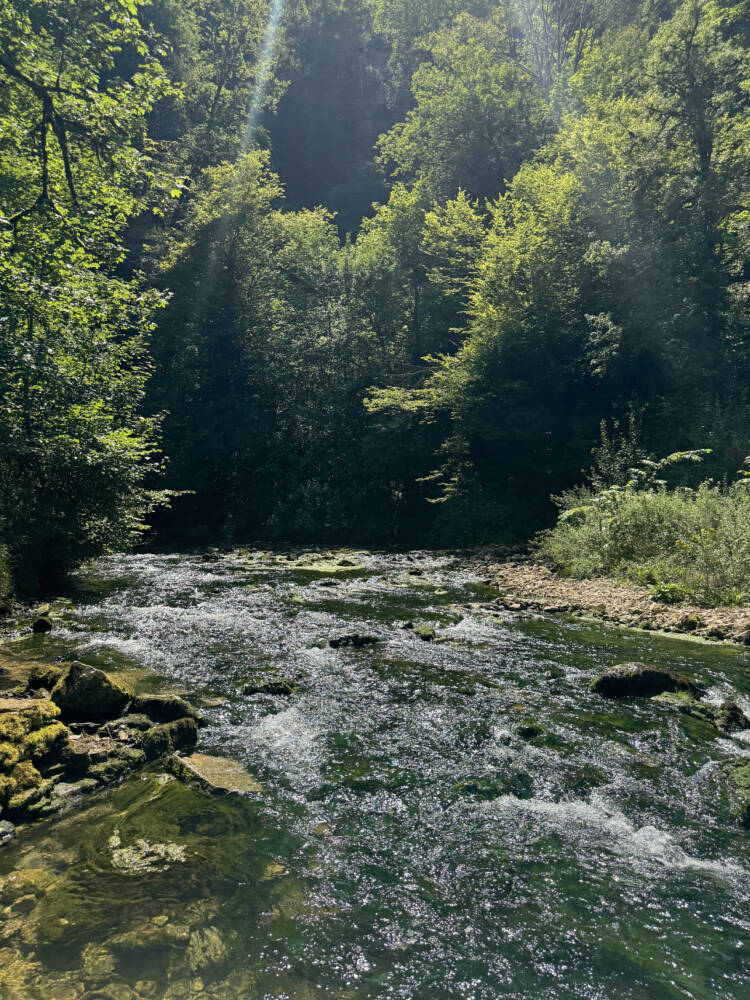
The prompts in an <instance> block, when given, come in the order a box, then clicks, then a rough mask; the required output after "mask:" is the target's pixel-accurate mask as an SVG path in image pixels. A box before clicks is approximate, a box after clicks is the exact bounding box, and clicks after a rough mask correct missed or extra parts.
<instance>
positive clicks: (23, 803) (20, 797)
mask: <svg viewBox="0 0 750 1000" xmlns="http://www.w3.org/2000/svg"><path fill="white" fill-rule="evenodd" d="M37 773H38V772H37ZM54 784H55V783H54V781H50V780H48V781H42V783H41V784H40V785H37V786H36V787H35V788H28V789H27V790H26V791H23V792H16V794H14V795H13V796H12V797H11V799H10V801H9V802H8V806H7V811H8V815H9V816H10V818H11V819H21V820H22V819H26V818H28V815H29V810H30V809H31V808H32V807H33V806H35V805H36V804H37V803H38V802H41V800H42V799H46V798H47V796H48V795H49V794H50V793H51V791H52V789H53V787H54Z"/></svg>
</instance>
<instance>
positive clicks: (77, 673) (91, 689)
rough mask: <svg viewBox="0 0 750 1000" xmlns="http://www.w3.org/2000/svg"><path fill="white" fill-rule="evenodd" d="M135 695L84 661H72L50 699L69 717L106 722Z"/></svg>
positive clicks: (119, 713) (117, 714)
mask: <svg viewBox="0 0 750 1000" xmlns="http://www.w3.org/2000/svg"><path fill="white" fill-rule="evenodd" d="M133 697H134V694H133V691H132V690H131V689H130V688H129V687H128V686H127V685H125V684H121V683H120V682H119V681H117V680H114V679H113V678H112V677H109V676H108V675H107V674H105V673H104V671H103V670H97V668H96V667H92V666H89V665H88V664H87V663H78V662H76V663H72V664H71V665H70V667H69V668H68V670H67V672H66V673H65V674H64V676H63V677H61V678H60V680H59V681H58V682H57V684H56V685H55V687H54V688H53V690H52V701H53V702H54V703H55V704H56V705H58V706H59V707H60V709H62V712H63V716H64V718H66V719H68V720H89V719H90V720H93V721H101V722H105V721H106V720H107V719H115V718H117V716H119V715H121V714H122V711H123V709H124V708H125V706H126V705H127V704H128V702H129V701H131V700H132V699H133Z"/></svg>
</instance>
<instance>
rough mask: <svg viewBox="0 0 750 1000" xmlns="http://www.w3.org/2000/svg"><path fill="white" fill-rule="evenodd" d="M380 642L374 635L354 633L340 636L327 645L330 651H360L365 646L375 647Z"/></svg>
mask: <svg viewBox="0 0 750 1000" xmlns="http://www.w3.org/2000/svg"><path fill="white" fill-rule="evenodd" d="M382 641H383V640H382V639H379V638H378V637H377V636H376V635H360V634H359V633H358V632H354V633H352V634H351V635H342V636H340V637H339V638H338V639H331V641H330V642H329V643H328V645H329V646H330V647H331V649H362V648H363V647H365V646H377V645H378V643H380V642H382Z"/></svg>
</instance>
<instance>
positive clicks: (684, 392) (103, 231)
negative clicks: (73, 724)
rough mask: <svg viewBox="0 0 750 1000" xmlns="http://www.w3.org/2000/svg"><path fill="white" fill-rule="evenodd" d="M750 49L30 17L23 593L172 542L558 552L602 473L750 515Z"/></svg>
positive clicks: (6, 120)
mask: <svg viewBox="0 0 750 1000" xmlns="http://www.w3.org/2000/svg"><path fill="white" fill-rule="evenodd" d="M749 31H750V8H749V6H748V3H747V0H711V2H709V0H685V2H682V3H677V2H671V0H645V2H643V3H639V2H635V0H620V2H616V0H503V2H500V3H498V2H482V0H476V2H470V0H287V2H283V0H274V2H272V3H271V4H269V3H268V2H267V0H152V2H140V0H44V2H42V0H0V592H2V591H3V590H5V591H10V590H11V588H12V586H13V583H12V580H13V578H15V581H16V585H17V586H18V587H19V588H21V589H26V590H34V589H38V588H39V587H41V586H44V585H46V584H50V583H51V582H52V581H54V580H55V579H56V578H57V577H59V575H60V574H61V573H63V572H64V571H66V570H67V569H68V568H70V567H71V566H73V565H75V564H76V563H78V562H80V561H81V560H82V559H85V558H88V557H90V556H94V555H97V554H99V553H101V552H104V551H109V550H112V549H116V548H120V547H123V546H127V545H129V544H132V543H133V542H135V541H136V540H138V539H142V538H143V537H146V538H147V539H149V540H151V541H153V540H156V541H157V542H159V543H170V544H190V545H193V544H204V543H211V542H215V541H230V540H240V541H245V542H246V541H250V540H255V539H263V540H266V541H271V542H285V543H286V542H309V541H316V542H331V541H341V542H355V541H356V542H358V543H369V544H382V545H391V544H397V545H414V544H443V545H445V544H448V545H464V544H471V543H479V542H486V541H493V542H502V541H511V540H518V539H525V538H527V537H529V536H530V535H531V534H533V533H534V532H536V531H537V530H539V529H540V528H543V527H545V526H547V525H549V524H551V523H552V522H553V521H554V517H555V508H554V505H553V504H552V503H551V502H550V496H551V495H555V494H561V493H564V492H565V491H566V490H570V489H571V488H572V487H573V486H574V485H575V484H576V483H578V482H580V481H581V480H582V478H583V477H584V474H585V470H587V469H588V468H589V467H590V466H591V463H592V449H594V448H597V446H598V452H597V454H598V455H599V460H600V467H601V465H602V462H604V465H606V463H607V461H609V466H610V469H609V471H610V473H611V476H610V478H609V481H608V482H607V481H605V480H606V475H605V477H604V480H602V483H601V485H603V486H606V485H612V484H613V483H614V482H616V480H617V477H618V475H621V474H622V469H623V468H626V467H627V463H628V462H629V461H632V462H633V463H636V462H638V461H640V460H642V459H643V458H644V457H645V456H647V455H665V454H667V453H668V452H674V451H676V450H681V451H686V450H690V449H710V454H707V455H706V456H705V459H704V462H703V464H702V467H701V476H702V477H703V478H705V477H707V476H710V477H713V478H714V479H715V480H716V481H718V482H722V481H725V480H726V481H732V480H734V479H736V476H737V470H738V469H739V468H740V467H741V465H742V462H743V460H744V458H745V457H746V456H747V454H748V453H749V452H750V399H749V398H748V393H749V392H750V364H749V362H750V327H749V325H748V288H749V287H750V286H749V285H748V281H749V280H750V274H749V273H748V252H747V250H748V218H749V216H748V200H747V179H748V170H747V164H748V152H749V151H750V150H749V145H750V144H749V137H750V125H749V119H748V103H749V95H748V80H749V79H750V73H749V72H748V62H749V60H748V33H749ZM602 435H603V437H602ZM600 472H601V468H600ZM169 504H171V507H167V506H165V505H169ZM149 526H150V527H149Z"/></svg>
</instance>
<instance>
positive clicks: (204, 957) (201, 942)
mask: <svg viewBox="0 0 750 1000" xmlns="http://www.w3.org/2000/svg"><path fill="white" fill-rule="evenodd" d="M226 957H227V946H226V945H225V943H224V939H223V938H222V936H221V933H220V932H219V931H218V929H217V928H216V927H205V928H203V929H199V930H195V931H193V932H192V934H191V935H190V940H189V942H188V949H187V960H188V965H189V966H190V971H191V972H199V971H201V970H202V969H207V968H209V967H210V966H212V965H219V964H220V963H221V962H223V961H224V960H225V959H226Z"/></svg>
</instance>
